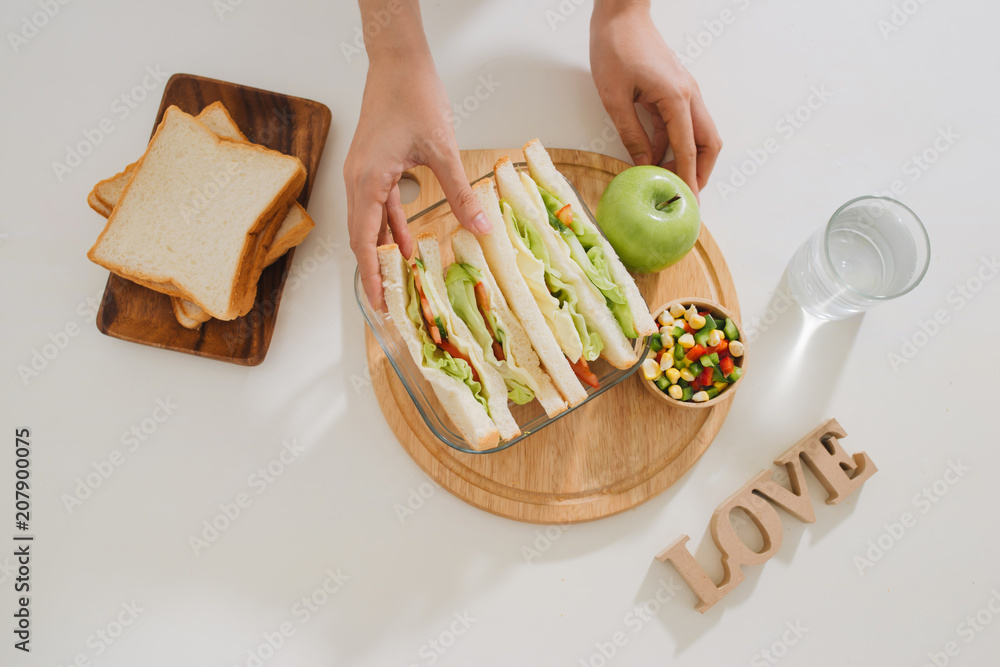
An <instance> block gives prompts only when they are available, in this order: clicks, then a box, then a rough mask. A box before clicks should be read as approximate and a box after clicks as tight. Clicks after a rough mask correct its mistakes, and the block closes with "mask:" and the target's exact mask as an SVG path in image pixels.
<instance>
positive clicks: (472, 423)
mask: <svg viewBox="0 0 1000 667" xmlns="http://www.w3.org/2000/svg"><path fill="white" fill-rule="evenodd" d="M378 260H379V267H380V269H381V272H382V286H383V288H384V289H385V304H386V307H387V308H388V311H389V318H390V319H391V320H392V322H393V324H394V325H395V326H396V329H397V330H398V331H399V334H400V336H401V337H402V338H403V341H404V342H405V343H406V347H407V349H408V350H409V351H410V356H412V357H413V361H414V363H416V365H417V367H418V368H419V369H420V373H421V375H423V376H424V378H425V379H426V380H427V382H428V384H430V386H431V389H432V390H433V391H434V394H435V395H436V396H437V397H438V400H439V401H440V402H441V405H442V407H443V408H444V410H445V413H447V415H448V417H449V418H450V419H451V421H452V423H453V424H455V427H456V428H457V429H458V431H459V433H461V434H462V437H463V438H465V440H466V442H468V443H469V444H470V446H471V447H472V448H473V449H476V450H483V449H490V448H492V447H496V445H497V443H498V442H499V440H500V431H499V429H497V426H496V424H494V423H493V420H492V419H490V416H489V414H487V412H486V408H485V407H483V405H482V404H481V403H480V402H479V401H478V400H476V397H475V396H474V395H473V394H472V391H470V389H469V386H468V385H466V384H465V383H464V382H462V381H461V380H459V379H457V378H455V377H453V376H452V375H449V374H447V373H445V372H444V371H442V370H440V369H438V368H433V367H430V366H428V365H426V364H425V363H424V345H425V343H428V342H429V341H430V337H429V335H428V333H427V331H426V330H425V329H423V328H422V327H423V326H424V325H423V323H422V322H421V321H420V319H419V315H418V316H417V321H416V322H415V321H414V319H411V317H410V315H409V314H408V313H407V306H409V305H410V296H409V289H410V288H409V283H410V281H411V280H412V278H411V276H410V267H409V265H408V264H407V263H406V260H404V259H403V255H402V253H400V252H399V248H398V247H397V246H396V245H395V244H389V245H382V246H379V247H378ZM430 345H432V346H433V343H430Z"/></svg>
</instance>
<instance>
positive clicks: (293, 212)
mask: <svg viewBox="0 0 1000 667" xmlns="http://www.w3.org/2000/svg"><path fill="white" fill-rule="evenodd" d="M195 118H196V119H197V120H199V121H200V122H201V123H202V124H204V125H205V126H206V127H207V128H208V129H210V130H212V131H213V132H215V133H216V134H217V135H219V136H220V137H222V138H223V139H230V140H232V141H248V139H247V138H246V136H245V135H244V134H243V133H242V132H240V128H239V126H237V125H236V121H235V120H233V117H232V116H230V115H229V110H228V109H226V107H225V106H224V105H223V104H222V102H213V103H212V104H210V105H208V106H207V107H205V108H204V109H202V110H201V113H199V114H198V115H197V116H195ZM136 164H137V163H136V162H133V163H132V164H130V165H128V166H127V167H125V169H124V170H123V171H122V172H121V173H119V174H116V175H115V176H113V177H111V178H107V179H104V180H103V181H101V182H99V183H98V184H97V185H95V186H94V189H93V190H92V191H91V192H90V194H89V195H88V196H87V203H88V204H90V207H91V208H92V209H94V210H95V211H97V212H98V213H100V214H101V215H103V216H104V217H105V218H107V217H108V216H109V215H111V211H112V210H113V209H114V207H115V205H116V204H117V203H118V200H119V199H120V198H121V195H122V193H123V192H124V191H125V186H126V185H128V181H129V178H131V176H132V172H133V171H134V170H135V166H136ZM315 226H316V223H315V222H313V219H312V218H311V217H309V214H308V213H306V210H305V208H303V207H302V206H301V205H300V204H298V203H295V204H292V207H291V208H290V209H288V215H287V216H285V219H284V220H282V222H281V226H280V227H279V228H278V231H277V232H276V234H275V237H274V241H273V243H272V244H271V247H270V248H268V249H267V254H266V256H265V258H264V266H265V267H267V266H270V265H271V264H273V263H274V262H276V261H277V260H278V258H279V257H281V256H282V255H284V254H285V253H286V252H288V250H289V249H291V248H294V247H295V246H297V245H298V244H300V243H302V241H304V240H305V238H306V236H308V234H309V232H310V231H312V230H313V228H314V227H315ZM170 298H171V299H172V300H175V301H178V300H179V301H181V302H182V303H174V304H173V310H174V314H175V315H177V321H178V322H179V323H180V324H181V326H184V327H186V328H188V329H197V328H199V327H200V326H201V325H202V323H203V322H207V321H208V320H210V319H211V316H210V315H209V314H208V313H206V312H205V311H203V310H202V309H201V308H200V307H199V306H198V305H197V304H194V303H192V302H190V301H186V300H184V299H181V298H180V297H177V296H173V297H170ZM178 313H180V314H179V315H178Z"/></svg>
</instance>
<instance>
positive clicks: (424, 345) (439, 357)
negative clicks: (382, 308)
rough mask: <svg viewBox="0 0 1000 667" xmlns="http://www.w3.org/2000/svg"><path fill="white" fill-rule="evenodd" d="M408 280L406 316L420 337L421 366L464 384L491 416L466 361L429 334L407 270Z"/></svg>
mask: <svg viewBox="0 0 1000 667" xmlns="http://www.w3.org/2000/svg"><path fill="white" fill-rule="evenodd" d="M406 278H407V280H406V293H407V296H408V299H407V302H406V315H407V316H408V317H409V318H410V320H411V321H412V322H413V324H414V325H415V326H416V327H417V335H418V336H419V337H420V342H421V353H422V356H423V359H422V362H421V365H422V366H424V367H425V368H436V369H438V370H440V371H443V372H444V373H446V374H448V375H450V376H451V377H453V378H455V379H456V380H458V381H459V382H462V383H464V384H465V385H466V386H467V387H468V388H469V390H470V391H471V392H472V395H473V397H474V398H475V399H476V401H478V402H479V404H480V405H482V406H483V408H484V409H485V410H486V414H489V413H490V405H489V403H488V402H487V401H486V397H485V396H484V395H483V386H482V385H481V384H480V383H478V382H476V381H475V380H474V379H473V377H472V367H471V366H469V364H467V363H466V362H465V360H464V359H456V358H455V357H453V356H451V355H450V354H448V353H447V352H445V351H444V350H442V349H441V348H440V347H438V346H437V345H435V344H434V340H433V339H432V338H431V335H430V333H428V331H427V325H426V324H424V319H423V317H422V316H421V314H420V296H419V295H418V294H417V286H416V283H414V281H413V273H412V272H411V271H409V270H407V272H406Z"/></svg>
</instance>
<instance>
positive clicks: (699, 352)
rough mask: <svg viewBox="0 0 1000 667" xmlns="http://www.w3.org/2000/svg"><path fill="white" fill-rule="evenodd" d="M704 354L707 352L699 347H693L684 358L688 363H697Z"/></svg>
mask: <svg viewBox="0 0 1000 667" xmlns="http://www.w3.org/2000/svg"><path fill="white" fill-rule="evenodd" d="M705 354H708V350H706V349H705V348H704V347H702V346H701V345H695V346H694V347H692V348H691V349H690V350H688V351H687V354H686V355H684V356H686V357H687V358H688V361H698V360H699V359H701V358H702V356H704V355H705Z"/></svg>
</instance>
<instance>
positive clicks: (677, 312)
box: [669, 303, 684, 318]
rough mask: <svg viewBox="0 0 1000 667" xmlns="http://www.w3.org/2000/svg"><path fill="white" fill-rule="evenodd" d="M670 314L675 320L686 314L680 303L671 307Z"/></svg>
mask: <svg viewBox="0 0 1000 667" xmlns="http://www.w3.org/2000/svg"><path fill="white" fill-rule="evenodd" d="M669 312H670V315H671V316H672V317H674V318H677V317H680V316H682V315H683V314H684V306H682V305H681V304H679V303H675V304H674V305H672V306H670V311H669Z"/></svg>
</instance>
